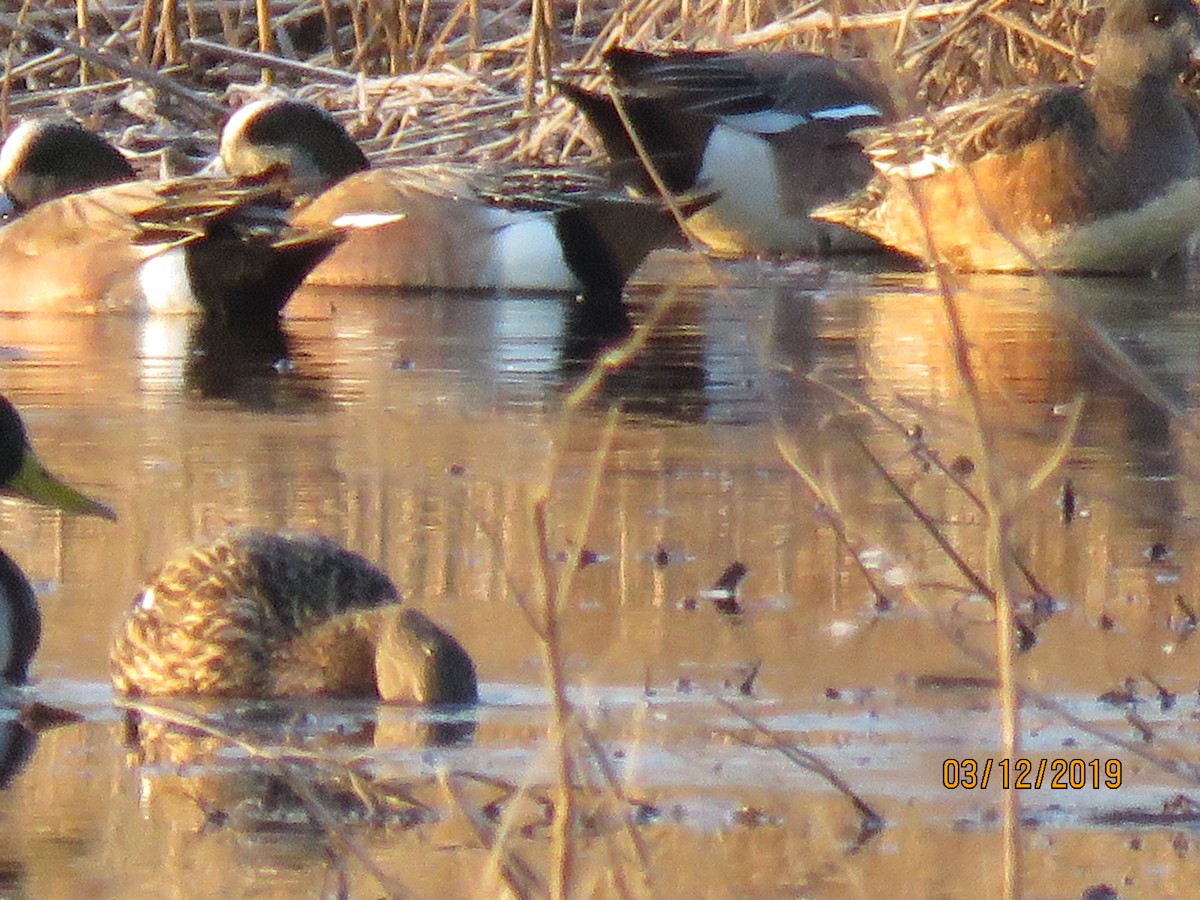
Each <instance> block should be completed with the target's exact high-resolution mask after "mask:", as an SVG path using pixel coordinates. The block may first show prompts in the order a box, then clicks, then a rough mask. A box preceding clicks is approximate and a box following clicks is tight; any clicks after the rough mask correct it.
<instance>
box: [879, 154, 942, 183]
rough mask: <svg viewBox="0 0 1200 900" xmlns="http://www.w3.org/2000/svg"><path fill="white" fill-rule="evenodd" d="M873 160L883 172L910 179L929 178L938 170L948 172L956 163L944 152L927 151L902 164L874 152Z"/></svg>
mask: <svg viewBox="0 0 1200 900" xmlns="http://www.w3.org/2000/svg"><path fill="white" fill-rule="evenodd" d="M871 162H872V164H874V166H875V168H876V169H877V170H878V171H879V172H880V173H881V174H883V175H889V176H894V177H896V178H905V179H907V180H909V181H917V180H919V179H921V178H928V177H929V176H930V175H934V174H936V173H938V172H948V171H949V170H950V169H953V168H954V167H955V165H956V164H955V162H954V160H952V159H951V158H950V157H948V156H946V154H944V153H926V154H924V155H923V156H921V158H920V159H915V160H913V161H912V162H908V163H900V164H896V163H891V162H888V160H887V159H886V158H885V157H883V156H881V155H877V154H872V156H871Z"/></svg>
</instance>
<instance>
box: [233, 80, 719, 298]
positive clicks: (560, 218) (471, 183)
mask: <svg viewBox="0 0 1200 900" xmlns="http://www.w3.org/2000/svg"><path fill="white" fill-rule="evenodd" d="M220 160H221V163H222V165H223V168H224V171H225V172H227V173H228V174H231V175H235V176H241V177H253V176H256V175H259V174H261V173H263V172H266V171H272V170H274V169H275V168H277V167H281V166H282V167H284V168H286V169H288V170H289V171H290V172H291V173H292V176H293V178H294V180H295V181H296V183H298V184H301V185H303V186H305V187H307V188H308V189H310V190H314V189H316V190H319V189H321V188H325V189H324V190H323V191H320V193H319V195H318V196H316V198H315V199H314V200H313V201H312V202H311V203H310V204H308V205H307V206H305V207H303V208H298V209H297V211H296V213H295V215H294V219H293V221H294V222H295V224H296V225H297V226H298V227H305V228H320V227H326V226H329V225H331V224H342V225H352V224H363V225H370V224H371V223H372V222H373V221H374V220H375V219H376V217H379V216H385V217H386V216H391V217H399V220H398V221H394V222H391V223H389V224H385V225H382V226H380V227H377V228H370V229H366V230H362V231H359V232H355V233H354V234H352V235H351V236H350V237H349V238H348V239H347V241H346V242H345V243H344V244H343V245H342V246H341V247H339V248H338V249H337V250H336V251H334V253H333V254H331V255H330V257H329V259H328V260H326V261H325V262H323V263H322V264H321V265H319V266H317V268H316V269H315V270H314V271H313V273H312V274H311V275H310V276H309V283H312V284H323V285H338V286H362V287H410V288H422V289H444V290H454V291H497V290H502V291H525V292H531V293H532V292H537V293H546V292H555V293H568V294H573V295H579V294H581V295H583V296H584V297H585V298H587V299H589V300H592V301H594V302H596V303H612V302H616V301H619V300H620V297H621V291H622V289H623V287H624V285H625V282H626V280H627V279H628V278H629V276H630V275H631V274H632V273H633V271H634V269H636V268H637V267H638V265H639V264H640V263H641V262H642V260H643V259H644V258H645V257H646V255H647V254H648V253H649V252H650V251H651V250H653V249H654V248H655V247H657V246H659V245H660V244H661V243H662V242H663V241H664V240H665V239H666V238H667V237H668V236H671V235H672V234H674V230H675V223H674V220H673V219H672V217H671V215H670V213H669V211H668V210H667V209H666V208H665V207H664V206H663V205H662V204H660V203H658V202H656V201H647V200H639V199H634V198H629V197H626V196H613V195H604V194H601V195H595V194H561V195H557V196H555V195H553V194H546V193H543V194H540V195H529V194H524V195H521V196H516V197H511V196H497V195H496V194H494V193H490V192H488V191H485V190H482V189H481V187H480V183H481V177H480V176H478V175H475V174H472V175H470V176H468V175H464V174H463V172H462V171H461V170H456V169H451V168H448V167H446V166H437V165H423V166H410V167H405V168H379V169H370V168H368V163H367V159H366V157H365V156H364V155H363V153H362V151H361V150H360V149H359V147H358V146H357V145H356V144H355V143H354V141H353V140H352V139H351V138H350V136H349V135H348V134H347V133H346V131H345V129H343V128H342V127H341V125H340V124H339V123H338V122H337V121H336V120H335V119H334V118H333V117H332V116H330V115H329V114H328V113H326V112H325V111H323V110H321V109H318V108H317V107H314V106H312V105H310V104H307V103H303V102H300V101H296V100H284V99H267V100H259V101H256V102H254V103H250V104H248V105H247V106H244V107H242V108H241V109H240V110H238V111H237V112H236V113H235V114H234V115H233V116H232V117H231V118H230V119H229V121H228V122H227V123H226V125H225V127H224V129H223V130H222V133H221V144H220ZM709 199H711V198H709V197H694V196H693V197H690V198H687V199H685V200H684V201H683V206H684V208H685V209H686V210H689V211H690V210H692V209H694V208H696V207H697V206H699V205H702V204H703V203H706V202H708V200H709Z"/></svg>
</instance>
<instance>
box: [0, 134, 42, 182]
mask: <svg viewBox="0 0 1200 900" xmlns="http://www.w3.org/2000/svg"><path fill="white" fill-rule="evenodd" d="M36 126H37V123H36V122H34V121H26V122H22V123H21V124H20V125H18V126H17V127H16V128H14V129H13V130H12V133H11V134H9V136H8V137H7V138H6V139H5V141H4V146H3V147H0V178H7V177H8V176H9V173H10V172H12V171H13V170H14V169H15V168H16V166H17V163H18V162H19V161H20V160H21V157H23V156H24V155H25V151H26V148H27V147H28V146H29V142H30V141H32V140H33V139H34V137H36V136H37V127H36Z"/></svg>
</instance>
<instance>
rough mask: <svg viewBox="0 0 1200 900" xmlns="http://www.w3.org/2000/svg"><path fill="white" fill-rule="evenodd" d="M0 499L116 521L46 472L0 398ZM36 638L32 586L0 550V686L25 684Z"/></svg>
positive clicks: (36, 616)
mask: <svg viewBox="0 0 1200 900" xmlns="http://www.w3.org/2000/svg"><path fill="white" fill-rule="evenodd" d="M0 494H3V495H6V496H9V497H21V498H23V499H26V500H32V501H34V502H36V503H40V504H42V505H43V506H51V507H55V508H57V509H61V510H63V511H64V512H69V513H74V514H77V515H84V516H99V517H100V518H102V519H111V520H115V519H116V518H117V516H116V513H114V512H113V511H112V510H111V509H110V508H109V507H107V506H105V505H104V504H103V503H101V502H99V501H98V500H93V499H91V498H90V497H85V496H84V495H83V494H81V493H79V492H78V491H77V490H75V489H74V488H73V487H71V486H70V485H68V484H66V483H65V482H63V481H60V480H59V479H58V478H56V477H54V476H53V475H51V474H50V473H49V472H47V471H46V469H45V468H44V467H43V466H42V464H41V462H40V461H39V460H38V458H37V455H36V454H35V453H34V452H33V448H32V447H31V446H30V445H29V438H28V436H27V435H26V433H25V424H24V423H23V422H22V421H21V417H20V415H19V414H18V413H17V410H16V408H15V407H14V406H13V405H12V403H10V402H9V401H8V398H6V397H4V396H0ZM41 636H42V617H41V614H40V612H39V611H38V604H37V596H36V595H35V594H34V593H33V587H32V585H30V583H29V579H28V578H26V577H25V573H24V572H22V571H21V569H20V567H19V566H18V565H17V564H16V563H15V562H13V561H12V559H10V558H9V556H8V554H6V553H4V552H3V551H0V679H2V680H3V681H4V683H6V684H24V683H25V681H26V680H27V679H28V677H29V664H30V662H31V661H32V660H33V654H34V653H35V652H36V651H37V647H38V642H39V641H40V640H41Z"/></svg>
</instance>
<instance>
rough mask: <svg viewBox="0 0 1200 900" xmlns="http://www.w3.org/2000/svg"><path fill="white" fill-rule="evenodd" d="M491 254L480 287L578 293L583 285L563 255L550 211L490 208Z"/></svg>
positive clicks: (481, 276)
mask: <svg viewBox="0 0 1200 900" xmlns="http://www.w3.org/2000/svg"><path fill="white" fill-rule="evenodd" d="M486 215H487V221H488V223H489V224H490V226H491V235H492V246H491V254H490V255H489V258H488V261H487V263H486V264H485V266H484V268H483V271H482V272H481V273H480V275H479V279H478V282H479V283H478V285H477V286H478V287H481V288H513V289H523V290H530V291H561V292H564V293H567V292H569V293H574V292H576V291H578V290H580V288H581V287H582V286H583V285H582V284H581V283H580V281H579V279H578V278H576V277H575V274H574V273H573V272H572V271H571V267H570V266H568V265H567V260H566V258H565V257H564V256H563V248H562V244H561V243H559V240H558V232H557V231H556V230H555V228H554V221H553V218H552V217H551V216H550V215H549V214H546V213H533V212H514V211H512V210H506V209H488V210H487V211H486Z"/></svg>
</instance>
